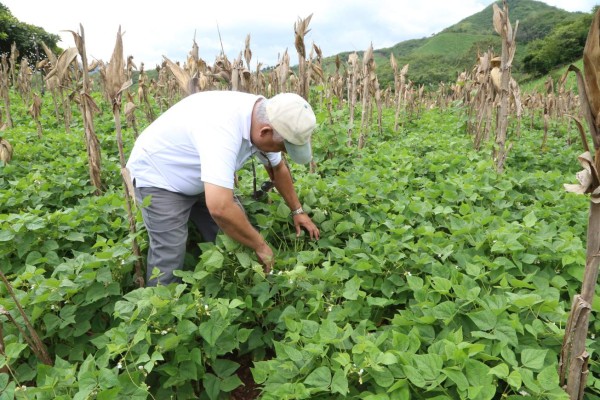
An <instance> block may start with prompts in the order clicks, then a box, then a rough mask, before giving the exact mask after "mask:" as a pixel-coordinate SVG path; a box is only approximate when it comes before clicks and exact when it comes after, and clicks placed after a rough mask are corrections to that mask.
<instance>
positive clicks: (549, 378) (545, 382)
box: [537, 365, 559, 390]
mask: <svg viewBox="0 0 600 400" xmlns="http://www.w3.org/2000/svg"><path fill="white" fill-rule="evenodd" d="M537 379H538V382H539V384H540V386H541V387H542V389H544V390H553V389H556V388H558V387H559V386H558V384H559V378H558V371H557V370H556V366H555V365H549V366H547V367H546V368H544V369H543V370H542V371H541V372H540V373H539V374H538V377H537Z"/></svg>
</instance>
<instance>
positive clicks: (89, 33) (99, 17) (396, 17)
mask: <svg viewBox="0 0 600 400" xmlns="http://www.w3.org/2000/svg"><path fill="white" fill-rule="evenodd" d="M1 2H2V4H4V5H5V6H7V7H8V8H9V9H10V10H11V12H12V13H13V15H14V16H15V17H17V18H18V19H19V20H20V21H23V22H26V23H29V24H32V25H37V26H41V27H42V28H44V29H45V30H46V31H48V32H50V33H56V34H59V35H60V36H61V38H62V41H61V43H60V46H61V47H63V48H66V47H73V46H74V42H73V38H72V36H71V34H70V33H65V32H61V31H62V30H73V31H79V24H80V23H81V24H82V25H83V27H84V29H85V37H86V43H87V50H88V54H89V56H90V57H93V58H98V59H102V60H105V61H107V60H108V59H109V58H110V55H111V54H112V50H113V47H114V43H115V38H116V33H117V30H118V28H119V25H120V26H121V28H122V31H123V32H124V33H125V34H124V37H123V45H124V52H125V55H126V56H127V55H133V56H134V60H135V61H136V63H138V65H139V63H140V62H144V63H145V64H146V68H153V67H154V66H155V65H156V64H157V63H161V62H162V56H163V55H164V56H167V57H168V58H170V59H171V60H174V61H184V60H185V59H186V57H187V54H188V52H189V50H190V49H191V47H192V40H193V38H194V35H195V37H196V42H197V43H198V46H199V48H200V56H201V57H202V58H204V59H205V60H206V61H207V62H208V63H212V62H213V61H214V59H215V57H216V56H217V55H218V54H219V52H220V50H221V44H222V46H223V49H224V51H225V54H227V56H228V57H229V58H230V59H233V58H236V57H237V56H238V54H239V52H240V51H243V49H244V42H245V39H246V35H247V34H250V35H251V48H252V51H253V55H254V56H253V60H252V66H253V67H255V66H256V63H257V62H261V63H262V64H263V66H266V65H274V64H276V63H277V60H278V56H279V55H280V54H283V52H284V51H285V50H286V49H287V50H288V53H289V54H290V58H291V60H292V63H295V62H296V59H297V53H296V50H295V47H294V23H295V22H296V21H298V19H299V18H306V17H307V16H308V15H310V14H313V17H312V21H311V23H310V26H309V28H310V29H311V31H310V32H309V33H308V34H307V35H306V37H305V43H306V46H307V47H309V46H312V44H313V42H314V43H315V44H316V45H317V46H319V47H320V48H321V50H322V52H323V54H324V56H329V55H334V54H337V53H339V52H343V51H362V50H366V49H367V48H368V46H369V45H370V44H371V43H372V44H373V47H374V48H375V49H377V48H382V47H390V46H393V45H394V44H396V43H398V42H401V41H404V40H408V39H415V38H421V37H426V36H430V35H431V34H434V33H437V32H439V31H440V30H442V29H444V28H446V27H448V26H450V25H453V24H455V23H457V22H458V21H460V20H461V19H463V18H466V17H468V16H469V15H472V14H474V13H476V12H478V11H481V10H482V9H483V8H485V7H486V6H487V5H489V4H491V3H492V0H421V1H418V0H417V1H415V0H411V1H409V0H372V1H364V0H346V1H344V2H335V1H333V0H303V1H301V2H282V1H280V0H277V1H276V0H262V1H255V2H252V1H248V0H243V1H242V0H233V1H229V2H224V1H212V2H200V1H193V2H190V1H183V0H171V1H168V2H162V3H157V2H149V1H132V0H120V1H117V0H104V1H102V2H93V3H88V4H86V5H85V6H83V5H82V3H83V2H82V1H81V0H53V1H48V0H29V1H24V0H1ZM546 3H547V4H550V5H553V6H556V7H559V8H563V9H566V10H568V11H586V12H589V11H590V10H591V9H592V7H593V6H594V5H595V4H596V0H548V1H546ZM217 26H218V29H219V30H220V33H221V40H219V34H218V30H217Z"/></svg>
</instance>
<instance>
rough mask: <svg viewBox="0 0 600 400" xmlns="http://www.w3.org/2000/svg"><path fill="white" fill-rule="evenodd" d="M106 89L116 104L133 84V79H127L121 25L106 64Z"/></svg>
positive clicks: (104, 75)
mask: <svg viewBox="0 0 600 400" xmlns="http://www.w3.org/2000/svg"><path fill="white" fill-rule="evenodd" d="M103 77H104V90H105V91H106V94H107V96H108V98H109V99H110V100H111V101H114V102H115V104H116V103H119V104H120V101H116V100H118V98H119V97H120V94H121V93H122V92H123V90H126V89H127V88H128V87H129V86H131V84H132V82H131V80H129V81H128V80H127V76H126V74H125V60H124V58H123V35H122V34H121V27H120V26H119V30H118V31H117V39H116V42H115V48H114V49H113V53H112V56H111V57H110V62H109V63H108V65H107V66H106V68H105V70H104V74H103Z"/></svg>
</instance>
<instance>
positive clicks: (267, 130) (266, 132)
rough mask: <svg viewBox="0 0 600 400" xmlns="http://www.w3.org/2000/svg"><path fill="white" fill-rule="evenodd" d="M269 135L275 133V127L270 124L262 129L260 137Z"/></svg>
mask: <svg viewBox="0 0 600 400" xmlns="http://www.w3.org/2000/svg"><path fill="white" fill-rule="evenodd" d="M269 135H271V136H272V135H273V128H271V126H270V125H265V126H263V127H262V128H261V129H260V137H261V138H266V137H268V136H269Z"/></svg>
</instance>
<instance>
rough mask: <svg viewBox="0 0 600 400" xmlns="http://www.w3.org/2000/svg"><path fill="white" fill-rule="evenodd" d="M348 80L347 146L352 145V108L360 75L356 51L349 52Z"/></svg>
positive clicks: (354, 104) (354, 105) (353, 107)
mask: <svg viewBox="0 0 600 400" xmlns="http://www.w3.org/2000/svg"><path fill="white" fill-rule="evenodd" d="M348 64H350V65H349V68H348V74H349V77H348V81H349V82H350V84H349V85H348V99H349V101H350V104H349V111H348V112H349V114H350V120H349V121H348V141H347V142H346V144H347V145H348V147H350V146H352V136H353V129H354V109H355V107H356V95H357V93H358V87H357V85H358V78H359V75H360V66H359V63H358V54H357V53H356V52H354V53H352V54H350V55H349V56H348Z"/></svg>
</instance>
